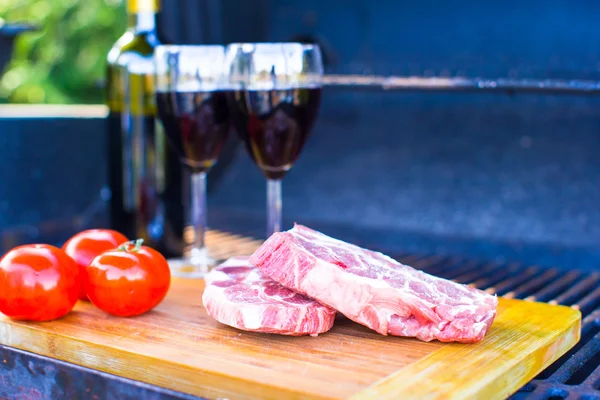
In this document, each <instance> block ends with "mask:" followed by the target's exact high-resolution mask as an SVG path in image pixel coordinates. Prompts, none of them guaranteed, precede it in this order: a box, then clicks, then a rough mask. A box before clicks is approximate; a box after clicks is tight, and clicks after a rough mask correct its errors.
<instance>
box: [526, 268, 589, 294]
mask: <svg viewBox="0 0 600 400" xmlns="http://www.w3.org/2000/svg"><path fill="white" fill-rule="evenodd" d="M582 275H583V274H582V273H581V272H579V271H571V272H569V273H567V274H566V275H565V276H563V277H562V278H560V279H557V280H556V281H555V282H554V283H551V284H549V285H547V286H546V287H545V288H543V289H542V290H540V291H538V292H537V293H536V294H535V295H531V296H529V297H527V299H526V300H531V301H548V300H550V299H552V298H553V297H554V296H556V295H558V293H560V292H562V291H563V290H565V288H567V287H569V286H570V285H571V284H572V283H573V282H574V281H576V280H577V279H579V278H581V276H582Z"/></svg>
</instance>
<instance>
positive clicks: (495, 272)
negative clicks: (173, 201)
mask: <svg viewBox="0 0 600 400" xmlns="http://www.w3.org/2000/svg"><path fill="white" fill-rule="evenodd" d="M260 243H261V242H260V241H257V240H254V239H252V238H248V237H245V236H241V235H232V234H229V233H223V232H219V231H210V232H209V234H208V237H207V245H208V247H209V248H210V249H211V251H212V253H213V255H214V256H215V257H216V258H220V259H225V258H227V257H231V256H233V255H236V254H250V253H252V251H254V249H255V248H256V247H258V246H259V245H260ZM392 256H393V257H394V258H396V259H397V260H399V261H400V262H402V263H403V264H408V265H410V266H412V267H414V268H418V269H421V270H423V271H425V272H427V273H430V274H432V275H436V276H440V277H442V278H446V279H450V280H453V281H455V282H459V283H464V284H468V285H470V286H474V287H477V288H479V289H482V290H485V291H487V292H488V293H491V294H497V295H498V296H503V297H508V298H517V299H524V300H529V301H542V302H547V303H552V304H562V305H566V306H571V307H574V308H577V309H579V310H580V311H581V313H582V315H583V323H582V332H581V340H580V342H579V343H578V344H577V345H576V346H575V347H574V348H573V349H571V351H569V352H568V353H567V354H565V355H564V356H563V357H561V358H560V359H559V360H557V361H556V362H555V363H554V364H552V365H551V366H550V367H548V368H547V369H546V370H544V371H543V372H542V373H540V374H539V375H538V376H537V377H536V378H535V379H533V380H532V381H531V382H529V383H528V384H527V385H525V386H524V387H523V388H521V390H519V391H518V392H517V393H515V394H514V395H513V396H512V397H511V399H515V400H521V399H527V400H529V399H534V400H558V399H567V398H568V399H569V400H571V399H581V400H595V399H597V400H600V285H599V283H600V273H596V272H594V273H585V272H582V271H577V270H570V271H565V270H562V269H558V268H550V269H548V268H541V267H537V266H526V265H520V264H516V263H509V264H501V263H489V262H478V261H475V260H471V259H465V258H457V257H441V256H418V255H412V254H396V255H392Z"/></svg>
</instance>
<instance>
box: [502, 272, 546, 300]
mask: <svg viewBox="0 0 600 400" xmlns="http://www.w3.org/2000/svg"><path fill="white" fill-rule="evenodd" d="M539 273H540V270H539V268H537V267H529V268H526V269H525V270H524V271H523V272H521V273H516V274H515V275H513V276H511V277H509V278H508V279H506V280H505V281H504V282H501V283H498V284H496V285H495V286H494V288H495V289H496V292H497V293H498V295H503V294H506V293H509V292H510V291H511V290H513V289H514V288H516V287H517V286H518V285H520V284H521V283H522V282H523V281H524V280H527V279H529V278H530V277H531V276H533V275H536V274H539Z"/></svg>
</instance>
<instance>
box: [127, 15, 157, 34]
mask: <svg viewBox="0 0 600 400" xmlns="http://www.w3.org/2000/svg"><path fill="white" fill-rule="evenodd" d="M129 29H130V30H132V31H133V32H135V33H142V32H154V31H155V30H156V13H154V12H151V11H142V12H138V13H135V14H129Z"/></svg>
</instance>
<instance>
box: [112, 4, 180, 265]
mask: <svg viewBox="0 0 600 400" xmlns="http://www.w3.org/2000/svg"><path fill="white" fill-rule="evenodd" d="M158 11H159V1H158V0H128V2H127V12H128V15H129V26H128V28H127V30H126V32H125V33H124V34H123V35H122V36H121V37H120V38H119V39H118V40H117V42H116V43H115V45H114V46H113V47H112V49H111V50H110V52H109V53H108V57H107V64H108V66H107V93H106V95H107V104H108V108H109V117H108V123H107V126H108V152H109V154H108V165H109V172H108V179H109V187H110V189H111V200H110V207H109V208H110V225H111V228H112V229H115V230H117V231H119V232H122V233H123V234H124V235H126V236H127V237H129V238H131V239H135V238H143V239H144V240H145V242H146V243H147V244H148V245H149V246H152V247H154V248H156V249H157V250H159V251H161V252H162V253H163V254H164V255H165V256H167V257H179V256H181V255H182V253H183V231H184V225H185V221H184V219H185V218H184V215H183V212H184V211H183V210H184V206H183V204H182V203H183V197H184V193H183V187H182V183H183V180H182V178H183V177H182V166H181V163H180V162H179V160H178V158H177V155H176V154H175V153H174V152H173V151H172V149H170V147H169V146H167V143H166V138H165V135H164V132H163V129H162V125H161V124H160V122H159V121H158V120H157V119H156V118H155V116H156V104H155V95H154V63H153V59H152V57H153V54H154V49H155V48H156V46H158V45H159V44H160V43H161V41H160V40H159V38H158V35H157V31H156V14H157V13H158Z"/></svg>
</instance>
